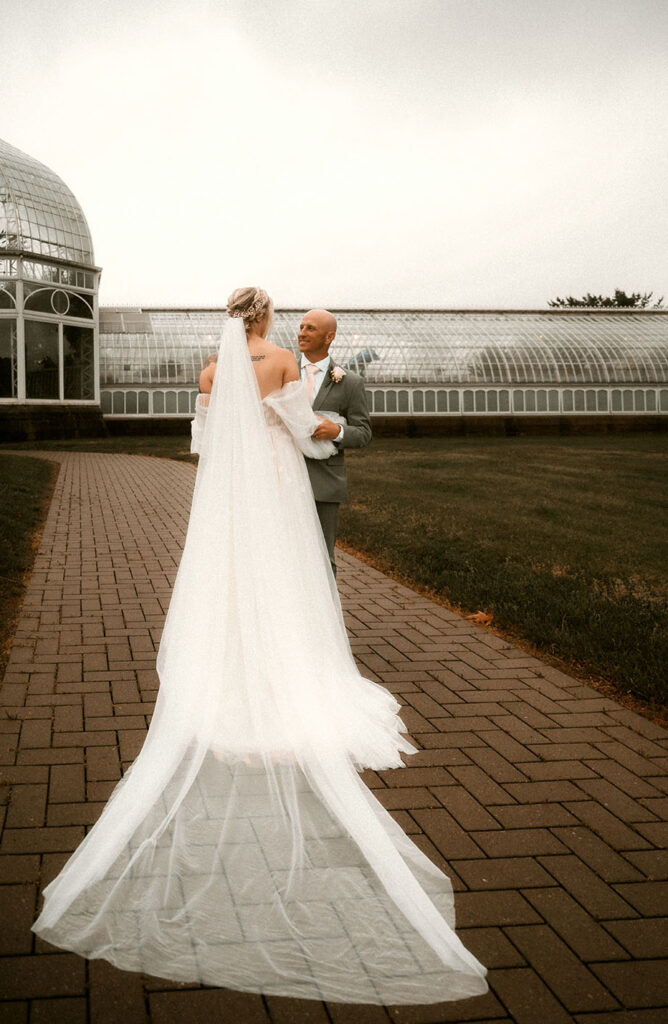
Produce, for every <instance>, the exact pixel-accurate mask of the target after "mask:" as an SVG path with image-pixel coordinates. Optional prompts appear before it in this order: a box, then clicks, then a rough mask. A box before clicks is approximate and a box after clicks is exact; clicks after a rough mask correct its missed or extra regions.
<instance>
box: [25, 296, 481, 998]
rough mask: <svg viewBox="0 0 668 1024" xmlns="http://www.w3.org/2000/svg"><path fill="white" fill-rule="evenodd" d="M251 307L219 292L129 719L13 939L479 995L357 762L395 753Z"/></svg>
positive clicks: (294, 404)
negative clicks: (94, 801) (151, 660)
mask: <svg viewBox="0 0 668 1024" xmlns="http://www.w3.org/2000/svg"><path fill="white" fill-rule="evenodd" d="M272 312H273V309H272V304H271V300H270V299H269V297H268V295H267V294H266V292H264V291H263V290H262V289H256V288H245V289H239V290H238V291H236V292H234V293H233V294H232V296H231V297H230V300H229V305H228V313H229V320H228V322H227V324H226V327H225V330H224V332H223V336H222V339H221V343H220V349H219V354H218V360H217V364H216V367H217V368H216V370H215V375H214V374H213V373H212V374H211V376H212V377H213V387H212V391H211V395H210V401H209V404H208V409H207V411H206V413H205V412H204V410H205V408H206V406H204V404H203V403H204V402H205V401H206V398H205V397H204V396H200V399H199V400H198V415H197V429H196V436H197V439H196V447H198V448H199V450H200V460H199V466H198V471H197V478H196V481H195V490H194V495H193V502H192V509H191V514H190V521H189V525H188V533H187V537H186V542H185V547H184V551H183V556H182V559H181V564H180V567H179V571H178V575H177V579H176V583H175V586H174V592H173V595H172V599H171V604H170V607H169V612H168V614H167V618H166V621H165V627H164V632H163V635H162V640H161V643H160V649H159V652H158V662H157V667H158V673H159V677H160V691H159V695H158V700H157V703H156V708H155V713H154V715H153V719H152V722H151V726H150V729H149V732H148V735H147V738H146V741H145V743H144V746H143V748H142V750H141V753H140V754H139V756H138V758H137V759H136V761H135V762H134V764H133V765H132V766H131V768H130V769H129V770H128V771H127V772H126V774H125V776H124V777H123V779H122V780H121V782H120V783H119V785H118V786H117V787H116V789H115V790H114V793H113V794H112V796H111V799H110V800H109V802H108V804H107V806H106V807H105V809H104V811H103V813H102V815H101V817H100V819H99V821H98V822H97V824H96V825H95V827H94V828H93V829H92V830H91V831H90V833H89V834H88V835H87V837H86V839H85V840H84V842H83V843H82V844H81V846H80V847H79V849H78V850H77V851H76V852H75V853H74V855H73V856H72V857H71V858H70V860H69V861H68V863H67V864H66V865H65V867H64V868H63V870H62V871H61V873H60V875H59V876H58V877H57V878H56V879H55V881H53V882H52V883H51V884H50V885H49V886H47V888H46V890H45V892H44V897H45V898H44V907H43V910H42V913H41V915H40V917H39V918H38V920H37V921H36V923H35V925H34V926H33V928H34V930H35V931H36V932H37V933H38V934H39V935H40V936H42V938H44V939H46V940H47V941H49V942H51V943H53V944H54V945H57V946H60V947H62V948H64V949H70V950H74V951H76V952H77V953H80V954H82V955H83V956H86V957H89V958H96V957H103V958H105V959H106V960H109V961H110V962H111V963H112V964H115V965H116V966H117V967H119V968H122V969H123V970H130V971H144V972H146V973H149V974H153V975H157V976H160V977H164V978H170V979H173V980H177V981H184V982H200V983H202V984H206V985H218V986H224V987H229V988H235V989H241V990H245V991H248V992H263V993H267V994H272V995H282V996H299V997H303V998H309V999H319V1000H333V1001H339V1002H350V1003H355V1002H358V1003H380V1004H392V1003H429V1002H441V1001H443V1000H448V999H461V998H464V997H467V996H474V995H480V994H481V993H483V992H485V991H486V989H487V985H486V982H485V969H484V968H483V967H482V966H481V964H479V963H478V961H477V960H476V959H475V958H474V957H473V956H472V955H471V954H470V953H469V952H468V951H467V950H466V949H465V948H464V946H463V945H462V943H461V942H460V941H459V939H458V938H457V937H456V935H455V933H454V931H453V927H454V914H453V897H452V888H451V885H450V882H449V880H448V879H447V878H446V876H445V875H443V874H442V872H441V871H440V870H438V869H437V868H436V867H435V866H434V865H433V864H432V863H431V861H429V860H428V858H427V857H425V855H424V854H423V853H422V852H421V851H420V850H419V849H418V848H417V847H416V846H415V845H414V844H413V843H412V842H411V841H410V840H409V839H408V837H407V836H406V835H405V834H404V833H403V832H402V830H401V829H400V828H399V826H398V825H397V824H396V823H395V821H394V820H393V819H392V817H391V816H390V815H389V814H388V813H387V812H386V811H385V810H384V808H383V807H382V806H381V805H380V804H379V802H378V801H377V800H376V799H375V798H374V796H373V795H372V793H371V792H370V791H369V790H368V789H367V788H366V787H365V786H364V784H363V783H362V781H361V779H360V777H359V775H358V770H359V769H362V768H375V769H383V768H400V767H401V766H402V764H403V762H402V759H401V756H400V755H401V753H402V752H403V753H404V754H410V753H411V752H412V751H414V749H415V748H414V747H413V746H412V745H411V744H410V743H409V742H408V741H407V740H406V739H405V738H404V737H403V736H402V735H401V732H402V729H403V726H402V723H401V720H400V719H399V718H398V714H397V713H398V711H399V705H398V704H397V702H396V701H395V700H394V698H393V697H392V696H391V694H390V693H388V691H386V690H385V689H384V688H383V687H381V686H379V685H377V684H376V683H372V682H370V681H369V680H367V679H364V678H362V676H360V674H359V672H358V671H357V668H356V666H355V663H354V661H353V658H352V654H351V651H350V647H349V644H348V641H347V637H346V632H345V628H344V624H343V618H342V614H341V606H340V603H339V599H338V595H337V591H336V587H335V584H334V579H333V576H332V573H331V570H330V568H329V564H328V559H327V553H326V549H325V544H324V540H323V538H322V533H321V530H320V526H319V522H318V518H317V514H316V511H315V505H314V501H313V497H312V493H311V489H310V485H309V479H308V474H307V471H306V467H305V464H304V459H303V455H302V453H306V454H307V455H308V456H309V457H310V458H327V457H329V455H331V454H332V453H333V451H334V447H333V445H332V442H330V441H321V440H315V439H313V437H312V435H313V433H314V432H315V430H316V429H317V426H318V417H317V416H316V415H315V413H314V412H313V410H312V409H311V406H310V404H309V402H308V399H307V398H306V395H305V391H304V387H303V385H302V384H301V383H300V382H299V379H298V378H299V372H298V368H297V363H296V360H295V359H294V357H293V356H292V354H291V353H288V352H286V351H285V350H283V349H280V348H277V347H276V346H274V345H272V344H270V343H269V342H268V341H267V333H268V330H269V327H270V324H271V319H272ZM203 420H205V423H204V425H202V421H203Z"/></svg>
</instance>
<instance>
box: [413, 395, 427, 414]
mask: <svg viewBox="0 0 668 1024" xmlns="http://www.w3.org/2000/svg"><path fill="white" fill-rule="evenodd" d="M413 412H424V394H423V393H422V391H414V392H413Z"/></svg>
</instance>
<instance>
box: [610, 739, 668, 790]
mask: <svg viewBox="0 0 668 1024" xmlns="http://www.w3.org/2000/svg"><path fill="white" fill-rule="evenodd" d="M596 748H597V750H599V751H600V752H601V753H602V754H605V756H606V758H607V759H608V760H605V761H602V760H599V761H598V762H597V769H598V772H599V775H603V776H604V777H605V778H606V779H608V781H609V782H612V783H613V784H614V785H615V786H617V787H618V789H621V790H623V792H624V793H628V795H629V796H634V797H638V796H652V789H653V787H652V786H651V785H649V783H648V782H647V781H646V780H647V778H648V777H649V776H652V775H655V774H656V765H655V764H654V762H653V761H650V760H648V759H647V758H646V757H640V756H639V755H638V754H636V753H634V751H633V750H630V749H629V748H628V747H627V746H625V744H623V743H617V742H615V741H614V740H609V741H606V742H605V743H597V744H596Z"/></svg>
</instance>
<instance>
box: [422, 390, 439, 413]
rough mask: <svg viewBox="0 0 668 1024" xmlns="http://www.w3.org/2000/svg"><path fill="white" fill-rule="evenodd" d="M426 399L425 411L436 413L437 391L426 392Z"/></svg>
mask: <svg viewBox="0 0 668 1024" xmlns="http://www.w3.org/2000/svg"><path fill="white" fill-rule="evenodd" d="M424 399H425V404H424V407H425V411H426V412H436V392H435V391H426V392H425V396H424Z"/></svg>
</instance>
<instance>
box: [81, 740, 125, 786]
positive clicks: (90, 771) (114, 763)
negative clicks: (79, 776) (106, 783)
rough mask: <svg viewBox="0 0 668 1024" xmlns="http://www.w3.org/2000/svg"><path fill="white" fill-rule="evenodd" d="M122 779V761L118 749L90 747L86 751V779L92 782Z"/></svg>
mask: <svg viewBox="0 0 668 1024" xmlns="http://www.w3.org/2000/svg"><path fill="white" fill-rule="evenodd" d="M120 777H121V767H120V759H119V756H118V750H117V749H116V747H89V748H88V749H87V750H86V778H87V779H88V780H89V781H90V782H99V781H103V780H106V779H120Z"/></svg>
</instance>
